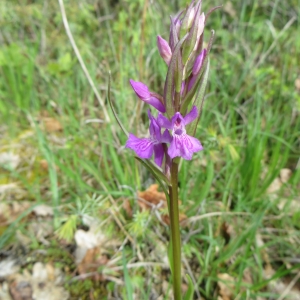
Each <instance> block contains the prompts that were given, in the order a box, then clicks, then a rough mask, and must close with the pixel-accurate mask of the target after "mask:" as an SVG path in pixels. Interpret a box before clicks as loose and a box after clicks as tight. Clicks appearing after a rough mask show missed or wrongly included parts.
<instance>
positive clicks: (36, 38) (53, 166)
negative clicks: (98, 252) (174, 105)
mask: <svg viewBox="0 0 300 300" xmlns="http://www.w3.org/2000/svg"><path fill="white" fill-rule="evenodd" d="M64 2H65V6H66V13H67V17H68V21H69V25H70V28H71V31H72V33H73V35H74V39H75V41H76V44H77V46H78V48H79V50H80V53H81V55H82V57H83V60H84V61H85V63H86V66H87V68H88V70H89V73H90V75H91V77H92V79H93V81H94V83H95V84H96V87H97V89H98V91H99V94H100V97H101V98H102V100H103V101H104V102H105V104H106V106H107V109H108V111H109V114H110V118H111V122H106V121H105V118H104V114H103V111H102V109H101V106H100V105H99V103H98V101H97V99H96V97H95V95H94V93H93V90H92V88H91V86H90V85H89V83H88V80H87V79H86V77H85V75H84V73H83V72H82V69H81V67H80V64H79V63H78V60H77V58H76V56H75V54H74V52H73V49H72V47H71V45H70V42H69V39H68V37H67V35H66V33H65V29H64V26H63V23H62V17H61V14H60V9H59V5H58V3H57V1H43V0H36V1H33V0H28V1H16V0H2V1H1V3H0V45H1V47H0V115H1V121H2V122H1V125H0V156H1V154H2V155H3V153H11V154H14V155H15V156H17V157H18V160H19V161H18V164H17V165H16V166H12V165H10V164H3V163H2V164H1V166H0V186H5V185H8V184H11V183H15V184H17V186H18V190H17V191H12V192H10V193H4V192H0V196H1V198H0V202H1V201H3V202H4V201H12V200H18V201H23V200H29V201H31V202H32V204H33V205H35V204H37V203H44V204H48V205H51V206H53V207H54V221H53V222H54V228H55V230H56V235H54V234H53V235H51V237H49V239H53V240H58V237H60V238H63V239H64V240H65V241H66V240H68V239H69V240H71V241H73V243H74V238H73V234H74V232H75V231H76V228H80V227H82V224H84V221H83V218H84V216H86V215H89V216H92V217H96V218H99V220H100V223H101V227H100V231H103V232H105V235H106V236H108V237H110V238H111V240H118V241H120V244H119V246H118V247H115V248H114V249H115V250H114V251H112V250H110V252H109V253H107V257H108V259H115V258H116V257H117V258H118V259H116V260H115V262H114V264H113V266H114V267H115V268H116V267H119V269H116V270H117V271H115V270H114V271H111V272H112V274H110V276H111V277H113V278H115V279H116V278H117V279H120V280H121V282H122V284H121V283H120V282H119V281H118V280H117V279H116V280H115V281H114V280H109V279H108V280H106V281H104V282H103V281H102V282H101V283H99V282H97V281H96V282H95V281H93V280H91V279H90V278H88V279H87V280H86V281H83V282H80V285H76V284H74V282H72V284H70V285H68V288H69V289H70V291H71V295H72V297H73V296H74V299H78V296H76V295H81V296H82V297H83V298H82V299H90V298H88V297H89V296H88V295H90V294H91V293H93V295H94V297H95V299H97V297H100V296H99V295H101V297H102V298H101V299H105V297H107V299H110V298H109V295H119V296H120V297H121V298H122V299H150V297H151V295H152V297H155V296H157V297H158V296H159V295H161V294H164V295H165V296H164V297H165V298H164V299H169V298H168V296H167V291H168V290H170V289H171V287H170V285H168V286H167V287H164V288H163V287H162V283H163V282H166V283H169V280H170V274H169V271H166V270H167V269H164V267H162V266H161V265H158V264H157V265H150V264H149V265H147V263H148V262H149V263H150V262H151V263H152V262H155V263H163V262H162V261H161V260H162V259H163V255H162V254H160V255H159V254H157V253H163V250H164V248H163V246H161V245H165V244H166V238H165V237H166V236H168V235H167V233H168V227H167V226H165V224H164V223H163V222H162V221H161V218H160V217H161V215H162V214H163V213H164V212H165V211H164V210H161V209H156V210H155V209H153V210H152V211H149V212H148V211H146V212H140V208H139V205H138V204H137V196H136V192H137V191H138V190H139V191H141V190H145V189H147V188H148V187H149V186H150V184H152V183H154V178H152V177H151V174H149V173H148V172H147V170H146V169H145V168H144V167H143V166H142V165H141V164H140V163H139V162H138V161H136V160H135V159H134V157H133V153H132V152H131V151H129V150H128V149H125V148H124V144H125V142H126V136H125V135H124V134H123V132H122V131H121V129H120V128H119V127H118V125H117V123H116V122H115V121H114V119H113V114H112V112H111V111H110V110H109V104H108V102H107V99H106V97H107V84H108V72H109V70H110V71H111V74H112V75H111V76H112V101H113V103H114V106H115V109H116V111H117V113H118V116H119V118H120V119H121V121H122V122H123V124H124V125H125V126H126V129H127V130H128V131H130V132H133V133H136V132H140V133H145V134H146V133H147V132H146V128H147V126H148V124H144V123H143V122H141V121H140V120H141V119H142V120H146V118H144V116H145V114H146V107H144V106H143V104H142V103H141V102H139V101H138V99H137V98H136V97H135V95H134V93H133V91H132V90H131V88H130V85H129V79H130V78H132V79H134V80H139V81H142V82H145V83H147V85H149V86H150V87H151V88H152V90H153V91H156V92H158V93H162V89H163V81H164V79H165V76H166V66H165V64H164V62H163V61H162V59H161V58H160V57H159V54H158V51H157V49H156V35H157V34H160V35H162V36H163V37H164V38H167V37H168V30H169V27H168V26H169V17H168V16H169V15H170V14H172V13H173V14H174V13H175V11H176V9H175V2H174V3H172V1H167V2H166V1H163V0H157V1H147V0H145V1H143V0H130V1H96V0H83V1H66V0H65V1H64ZM179 2H180V3H179V6H180V7H183V6H184V5H185V4H186V3H187V2H188V1H183V0H182V1H179ZM219 4H224V7H223V9H219V10H217V11H215V12H214V13H213V14H212V15H211V16H210V17H209V19H208V20H207V25H206V28H207V29H214V30H215V31H216V39H215V41H214V45H213V48H212V51H211V72H210V77H209V83H208V88H207V92H206V95H207V96H206V102H205V105H204V109H203V112H202V117H201V121H200V124H199V126H198V129H197V134H196V135H197V137H198V138H199V139H200V140H201V142H202V144H203V146H204V147H205V150H204V151H202V152H200V153H198V154H196V155H194V159H193V161H192V162H188V161H183V162H182V163H181V164H180V168H181V171H180V191H179V193H180V195H179V198H180V199H181V201H182V204H181V211H182V212H183V213H185V214H186V216H187V217H191V218H192V220H191V221H190V222H187V224H186V225H185V226H182V232H181V234H182V239H183V253H184V257H185V260H184V264H183V267H184V271H185V273H189V274H192V275H193V276H192V277H191V279H192V280H193V281H195V282H196V283H197V284H195V286H196V288H195V299H197V298H196V295H197V293H198V295H199V293H200V294H201V295H202V296H203V297H204V299H217V296H218V285H217V283H218V281H219V282H220V274H224V273H227V274H229V275H230V276H231V277H232V278H234V280H235V283H234V284H233V295H234V296H235V297H237V296H239V297H240V299H257V297H259V296H261V297H265V298H266V299H278V291H277V292H276V291H275V290H272V289H270V282H271V280H282V281H285V280H289V279H292V278H294V277H295V276H296V273H297V272H299V267H300V265H299V257H300V250H299V249H300V225H299V224H300V223H299V222H300V221H299V220H300V204H299V203H300V196H299V189H300V184H299V182H300V167H299V154H300V150H299V136H300V118H299V112H300V87H299V85H298V89H297V87H295V81H296V79H297V76H300V73H299V65H300V55H299V49H300V39H299V36H300V21H299V14H300V1H299V0H290V1H278V0H273V1H268V0H261V1H257V0H254V1H237V0H233V1H228V2H226V3H223V2H220V1H218V0H211V1H203V11H204V12H205V11H208V9H209V8H210V7H213V6H216V5H219ZM207 29H206V30H207ZM209 34H210V33H209V31H208V32H206V41H208V38H209ZM297 166H298V167H297ZM282 169H290V170H291V176H290V177H289V178H284V175H283V171H282ZM274 180H275V183H274ZM276 183H277V185H276ZM271 184H272V186H271ZM270 186H271V187H273V188H272V191H273V192H272V191H271V188H270ZM271 192H272V193H271ZM3 195H4V196H3ZM125 202H126V203H127V202H128V203H129V205H130V207H131V210H132V211H131V212H130V211H128V210H126V208H124V209H123V206H124V203H125ZM29 212H30V211H28V213H29ZM130 214H131V215H130ZM25 215H26V214H25ZM25 215H24V214H23V215H20V216H19V218H17V219H16V221H15V222H13V223H11V224H10V225H9V226H7V227H3V226H2V224H1V223H0V248H5V247H8V246H9V245H10V243H11V242H12V240H14V239H12V236H13V235H14V234H15V233H16V230H17V229H18V230H21V231H22V232H23V233H24V234H26V230H25V229H24V226H26V224H24V222H22V220H23V219H24V217H25ZM0 216H1V212H0ZM201 216H203V217H202V218H201ZM0 220H1V217H0ZM68 220H69V221H68ZM19 224H22V225H21V226H20V225H19ZM22 228H23V229H22ZM37 242H38V241H37V240H34V241H33V242H32V244H34V247H35V249H36V248H38V246H37V245H36V243H37ZM123 242H124V243H123ZM55 245H56V246H55V247H57V248H59V247H62V246H61V245H60V243H56V244H55ZM160 246H161V247H162V249H161V247H160ZM55 247H53V244H52V246H51V247H50V246H49V249H48V254H47V256H49V257H48V259H49V260H50V261H51V259H52V257H53V256H55V259H54V261H55V262H58V261H59V259H58V257H57V255H58V254H59V253H62V254H59V255H61V265H62V266H63V265H64V263H65V264H68V265H69V266H70V265H71V263H70V261H69V260H70V258H69V257H66V256H65V255H66V254H64V251H65V249H64V250H62V251H63V252H60V251H55V250H53V249H54V248H55ZM43 248H45V246H43ZM46 248H47V247H46ZM51 249H52V250H51ZM160 251H162V252H160ZM165 255H166V256H167V253H165ZM139 262H141V263H145V265H146V266H141V267H132V268H128V269H127V267H126V264H130V263H139ZM266 266H267V267H268V268H271V269H272V274H271V275H270V276H269V277H268V276H266ZM63 268H64V267H63ZM297 269H298V271H297ZM99 271H100V273H101V270H99ZM73 272H76V270H75V269H74V266H72V268H71V269H70V270H69V274H67V275H68V276H69V278H72V276H74V274H75V273H73ZM246 273H247V274H250V275H249V276H248V277H247V275H246ZM249 277H250V279H251V280H250V279H249ZM245 278H248V279H245ZM187 280H188V279H187V278H186V280H185V282H186V283H187V282H188V281H187ZM221 281H222V280H221ZM231 284H232V283H231ZM142 287H144V290H142ZM97 288H98V290H97ZM163 289H164V292H162V290H163ZM91 291H92V292H91ZM133 293H134V294H135V297H137V298H134V296H133ZM276 293H277V294H276ZM276 295H277V296H276ZM98 299H99V298H98ZM161 299H163V298H161Z"/></svg>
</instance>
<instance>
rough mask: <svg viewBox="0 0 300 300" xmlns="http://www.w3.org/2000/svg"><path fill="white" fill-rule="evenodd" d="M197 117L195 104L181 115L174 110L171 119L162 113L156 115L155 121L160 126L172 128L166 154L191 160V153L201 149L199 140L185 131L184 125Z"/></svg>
mask: <svg viewBox="0 0 300 300" xmlns="http://www.w3.org/2000/svg"><path fill="white" fill-rule="evenodd" d="M197 117H198V111H197V108H196V106H193V108H192V110H191V111H190V112H189V113H188V114H187V115H186V116H185V117H183V116H182V115H181V114H180V112H176V113H175V115H174V116H173V117H172V119H171V121H170V120H169V119H167V118H166V117H165V116H163V115H162V114H159V115H158V118H157V121H158V124H159V125H160V126H161V127H164V128H167V129H169V130H172V136H173V139H172V141H171V143H170V147H169V149H168V154H169V156H170V157H171V159H173V158H174V157H177V156H179V157H182V158H184V159H187V160H191V159H192V156H193V153H194V152H198V151H201V150H203V147H202V145H201V143H200V141H199V140H197V139H196V138H194V137H192V136H190V135H188V134H187V133H186V128H185V126H186V125H188V124H189V123H191V122H192V121H194V120H195V119H196V118H197Z"/></svg>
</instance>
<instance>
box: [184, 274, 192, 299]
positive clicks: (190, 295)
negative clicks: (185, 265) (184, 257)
mask: <svg viewBox="0 0 300 300" xmlns="http://www.w3.org/2000/svg"><path fill="white" fill-rule="evenodd" d="M186 277H187V279H188V290H187V291H186V293H185V295H184V297H183V300H193V298H194V283H193V281H192V279H191V277H190V276H189V275H188V274H186Z"/></svg>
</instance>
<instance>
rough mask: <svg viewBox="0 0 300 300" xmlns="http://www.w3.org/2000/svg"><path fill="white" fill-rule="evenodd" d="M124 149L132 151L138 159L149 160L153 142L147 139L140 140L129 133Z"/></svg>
mask: <svg viewBox="0 0 300 300" xmlns="http://www.w3.org/2000/svg"><path fill="white" fill-rule="evenodd" d="M125 147H126V148H130V149H132V150H133V151H134V152H135V153H136V155H137V156H139V157H140V158H147V159H149V158H151V156H152V154H153V141H152V140H151V139H147V138H144V139H140V138H138V137H136V136H135V135H134V134H132V133H129V138H128V140H127V142H126V145H125Z"/></svg>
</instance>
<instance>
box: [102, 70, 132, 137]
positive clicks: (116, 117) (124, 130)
mask: <svg viewBox="0 0 300 300" xmlns="http://www.w3.org/2000/svg"><path fill="white" fill-rule="evenodd" d="M110 87H111V73H110V71H109V77H108V87H107V99H108V102H109V105H110V108H111V110H112V112H113V114H114V117H115V119H116V121H117V122H118V124H119V126H120V127H121V129H122V130H123V132H124V133H125V135H126V136H127V137H128V135H129V134H128V131H127V130H126V129H125V126H124V125H123V124H122V122H121V120H120V119H119V117H118V115H117V113H116V111H115V108H114V107H113V105H112V101H111V94H110Z"/></svg>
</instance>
